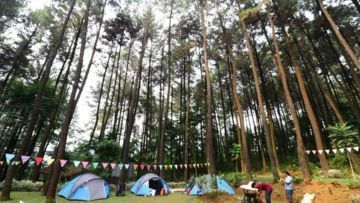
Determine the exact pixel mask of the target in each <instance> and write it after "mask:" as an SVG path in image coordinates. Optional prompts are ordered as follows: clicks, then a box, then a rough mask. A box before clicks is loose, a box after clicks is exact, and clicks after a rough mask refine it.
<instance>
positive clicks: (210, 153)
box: [199, 0, 216, 175]
mask: <svg viewBox="0 0 360 203" xmlns="http://www.w3.org/2000/svg"><path fill="white" fill-rule="evenodd" d="M199 2H200V24H201V34H202V40H203V41H202V42H203V52H204V66H205V67H204V68H205V78H206V116H205V133H206V134H205V140H206V141H205V143H206V161H207V163H208V167H207V169H208V173H209V174H211V175H214V174H215V173H216V168H215V154H214V135H213V129H212V102H211V99H212V95H211V78H210V70H209V65H208V63H209V62H208V51H207V36H206V26H205V11H204V10H205V2H204V0H199Z"/></svg>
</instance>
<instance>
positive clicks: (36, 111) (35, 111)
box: [0, 0, 76, 201]
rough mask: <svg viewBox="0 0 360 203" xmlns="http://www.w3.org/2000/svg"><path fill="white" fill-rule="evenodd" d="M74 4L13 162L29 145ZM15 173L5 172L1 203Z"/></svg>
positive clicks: (49, 63) (9, 189)
mask: <svg viewBox="0 0 360 203" xmlns="http://www.w3.org/2000/svg"><path fill="white" fill-rule="evenodd" d="M75 3H76V0H73V1H72V3H71V6H70V9H69V11H68V13H67V16H66V18H65V21H64V24H63V26H62V28H61V31H60V34H59V38H58V40H57V42H56V45H55V46H54V47H53V49H52V51H51V54H50V57H49V59H48V61H47V64H46V69H45V72H44V75H43V77H42V79H41V81H40V86H39V89H38V91H37V94H36V97H35V100H34V105H33V109H32V113H31V119H30V121H29V125H28V127H27V130H26V133H25V135H24V137H23V139H22V140H23V141H22V143H21V145H20V149H19V151H18V153H17V155H16V156H15V159H14V160H15V161H21V158H20V156H21V155H25V153H26V149H27V146H28V144H29V142H30V140H31V137H32V133H33V131H34V128H35V125H36V122H37V120H38V117H39V113H40V104H41V100H42V97H43V94H44V90H45V87H46V84H47V81H48V80H49V76H50V70H51V67H52V64H53V62H54V59H55V57H56V54H57V52H58V50H59V48H60V46H61V44H62V41H63V38H64V35H65V31H66V28H67V24H68V22H69V20H70V16H71V13H72V11H73V8H74V6H75ZM15 172H16V165H12V166H11V167H10V168H9V169H8V171H7V174H6V178H5V182H4V186H3V189H2V192H1V198H0V200H1V201H6V200H10V192H11V185H12V180H13V177H14V175H15Z"/></svg>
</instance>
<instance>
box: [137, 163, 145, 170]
mask: <svg viewBox="0 0 360 203" xmlns="http://www.w3.org/2000/svg"><path fill="white" fill-rule="evenodd" d="M140 168H141V170H144V168H145V165H144V164H140ZM135 170H136V169H135Z"/></svg>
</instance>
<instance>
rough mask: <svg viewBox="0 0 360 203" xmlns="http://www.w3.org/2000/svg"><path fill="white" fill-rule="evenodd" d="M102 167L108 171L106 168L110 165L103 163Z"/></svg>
mask: <svg viewBox="0 0 360 203" xmlns="http://www.w3.org/2000/svg"><path fill="white" fill-rule="evenodd" d="M101 165H102V167H103V168H104V169H106V168H107V167H108V165H109V163H107V162H103V163H101Z"/></svg>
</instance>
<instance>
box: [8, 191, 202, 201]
mask: <svg viewBox="0 0 360 203" xmlns="http://www.w3.org/2000/svg"><path fill="white" fill-rule="evenodd" d="M11 198H12V199H13V200H11V201H6V202H3V203H19V201H20V200H21V201H23V202H24V203H43V202H44V201H45V197H44V196H41V194H40V193H39V192H12V193H11ZM56 202H58V203H63V202H69V201H67V200H65V199H63V198H60V197H58V198H56ZM71 202H73V203H75V202H78V201H71ZM92 202H99V203H100V202H101V203H115V202H116V203H118V202H125V203H133V202H135V203H167V202H174V203H200V202H201V201H200V200H199V199H198V198H197V197H194V196H186V195H183V194H182V193H172V194H170V195H168V196H165V197H143V196H135V195H133V194H130V193H127V194H126V195H125V196H123V197H116V196H111V197H110V198H108V199H105V200H99V201H92Z"/></svg>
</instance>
